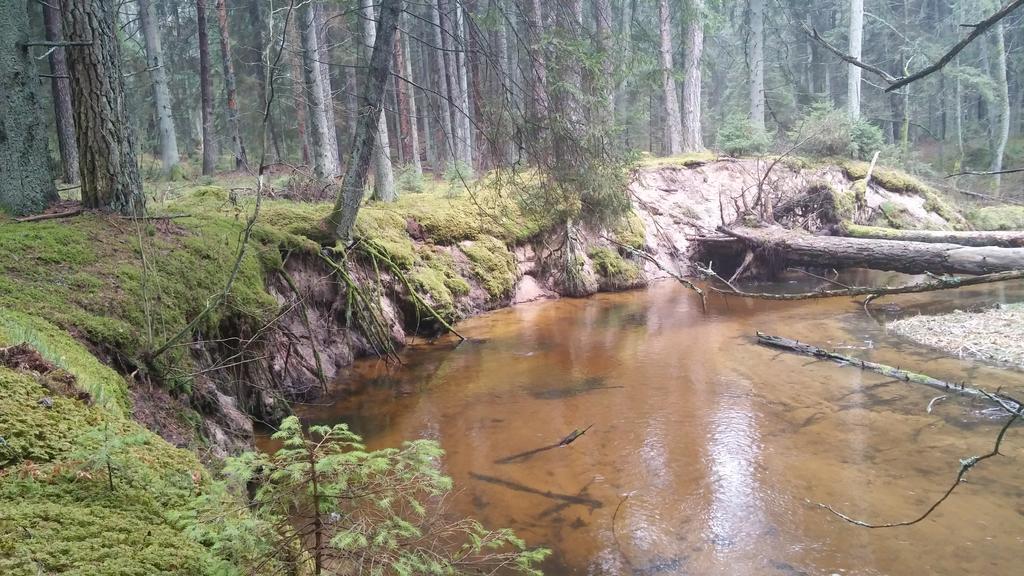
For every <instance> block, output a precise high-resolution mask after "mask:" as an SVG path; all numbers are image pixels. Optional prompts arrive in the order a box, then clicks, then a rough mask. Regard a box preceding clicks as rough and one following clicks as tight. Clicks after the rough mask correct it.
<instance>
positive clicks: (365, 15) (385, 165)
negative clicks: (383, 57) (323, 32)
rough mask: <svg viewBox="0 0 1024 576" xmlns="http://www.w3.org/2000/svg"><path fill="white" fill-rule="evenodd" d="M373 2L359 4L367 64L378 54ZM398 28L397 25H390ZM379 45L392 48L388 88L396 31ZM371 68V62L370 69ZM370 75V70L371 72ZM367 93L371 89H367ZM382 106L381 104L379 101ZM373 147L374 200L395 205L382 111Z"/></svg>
mask: <svg viewBox="0 0 1024 576" xmlns="http://www.w3.org/2000/svg"><path fill="white" fill-rule="evenodd" d="M374 1H375V0H359V9H360V13H361V15H362V18H361V20H362V22H363V43H364V44H365V46H366V48H365V51H366V59H367V61H370V60H371V59H372V58H373V57H374V55H375V54H376V53H377V51H376V50H374V48H375V47H376V44H377V24H376V23H377V18H376V16H375V15H374V9H373V7H374ZM380 23H381V24H383V23H384V19H383V16H382V17H381V22H380ZM391 25H392V26H394V27H397V22H396V23H393V24H391ZM381 41H382V42H389V43H390V44H392V45H391V46H388V47H386V48H385V50H386V52H387V53H388V62H387V64H386V65H385V68H386V69H387V74H385V76H384V80H383V82H384V85H385V86H386V85H387V80H388V76H389V75H390V72H391V66H390V64H391V57H392V53H393V51H394V41H395V30H394V28H393V29H391V30H390V31H389V33H388V35H387V38H382V39H381ZM372 66H373V64H372V62H371V67H372ZM371 71H373V70H372V68H371ZM367 89H370V88H369V87H367ZM381 93H382V94H383V93H384V88H383V87H382V88H381ZM382 102H383V101H382ZM374 140H375V145H374V147H373V168H374V179H373V199H374V200H380V201H381V202H394V201H395V200H397V199H398V192H397V190H396V189H395V175H394V173H393V172H392V170H391V144H390V142H389V141H388V122H387V118H386V117H385V116H384V113H383V110H382V111H381V113H380V114H378V115H377V136H376V138H374Z"/></svg>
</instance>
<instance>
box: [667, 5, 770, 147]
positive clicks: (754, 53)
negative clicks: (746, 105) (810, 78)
mask: <svg viewBox="0 0 1024 576" xmlns="http://www.w3.org/2000/svg"><path fill="white" fill-rule="evenodd" d="M662 1H664V0H662ZM749 5H750V42H749V43H748V45H747V48H748V53H747V64H748V65H749V66H750V123H751V125H752V126H753V127H754V128H755V129H756V130H760V131H761V132H764V131H765V125H764V0H749Z"/></svg>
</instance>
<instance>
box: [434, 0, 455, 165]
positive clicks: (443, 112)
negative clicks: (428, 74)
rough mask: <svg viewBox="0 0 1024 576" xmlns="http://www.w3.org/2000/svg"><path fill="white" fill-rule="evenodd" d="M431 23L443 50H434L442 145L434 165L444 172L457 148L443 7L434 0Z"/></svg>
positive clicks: (436, 98)
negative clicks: (443, 23) (454, 140)
mask: <svg viewBox="0 0 1024 576" xmlns="http://www.w3.org/2000/svg"><path fill="white" fill-rule="evenodd" d="M430 23H431V29H433V31H434V45H435V46H441V47H442V50H440V51H438V50H435V51H434V53H435V57H436V58H437V94H436V95H435V96H434V100H435V101H436V102H437V110H436V114H437V117H438V118H440V120H441V145H440V146H438V148H437V151H436V152H435V156H436V158H437V164H436V165H435V166H434V173H435V174H444V171H445V169H446V168H447V164H448V160H449V158H454V157H455V149H454V147H453V143H452V139H453V136H454V135H453V134H452V115H451V101H450V100H449V90H448V62H447V60H448V56H447V51H445V50H444V49H443V48H444V46H446V44H447V41H445V38H446V37H447V34H445V31H444V28H443V27H442V20H441V9H440V7H439V6H438V4H437V2H434V1H433V0H432V1H431V6H430Z"/></svg>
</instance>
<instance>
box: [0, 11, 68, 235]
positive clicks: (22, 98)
mask: <svg viewBox="0 0 1024 576" xmlns="http://www.w3.org/2000/svg"><path fill="white" fill-rule="evenodd" d="M28 31H29V22H28V12H27V11H26V10H25V3H24V2H12V1H6V2H0V93H2V94H3V97H2V98H0V211H3V212H6V213H7V214H9V215H11V216H22V215H25V214H31V213H33V212H40V211H42V210H44V209H45V208H46V207H47V205H49V203H50V202H52V201H54V200H56V199H57V189H56V188H55V187H54V185H53V176H52V175H51V174H50V162H49V160H50V153H49V150H48V148H47V138H46V134H47V130H46V126H45V124H44V123H43V109H42V103H41V100H40V97H39V93H38V92H37V86H38V84H39V79H38V78H37V77H36V71H35V64H34V63H33V62H32V56H31V54H30V51H29V49H28V47H26V46H24V43H25V42H27V41H28Z"/></svg>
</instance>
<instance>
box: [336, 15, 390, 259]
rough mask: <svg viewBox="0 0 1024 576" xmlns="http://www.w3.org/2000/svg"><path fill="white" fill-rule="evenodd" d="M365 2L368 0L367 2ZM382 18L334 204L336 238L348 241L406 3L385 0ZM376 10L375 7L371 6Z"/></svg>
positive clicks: (354, 220)
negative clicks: (343, 172)
mask: <svg viewBox="0 0 1024 576" xmlns="http://www.w3.org/2000/svg"><path fill="white" fill-rule="evenodd" d="M363 1H365V0H363ZM380 5H381V7H380V17H379V18H378V19H377V27H376V30H375V34H374V36H375V40H377V41H378V42H376V43H375V45H374V47H373V51H372V53H371V55H370V58H369V67H368V68H367V73H366V81H365V82H363V90H362V91H361V92H360V115H359V125H358V126H357V127H356V137H355V139H354V140H353V143H352V149H351V150H350V151H349V157H348V158H349V159H348V162H346V168H345V176H344V178H343V179H342V183H341V191H340V192H339V194H338V199H337V200H336V201H335V203H334V210H333V211H332V212H331V216H330V218H329V222H330V225H331V230H332V231H333V232H334V235H335V237H336V238H338V239H341V240H347V239H348V238H350V237H351V235H352V228H353V226H354V225H355V223H356V216H357V215H358V214H359V205H360V204H361V203H362V201H363V190H364V189H365V187H366V179H367V175H368V174H369V171H370V163H371V161H372V158H373V150H374V148H375V147H376V142H375V141H376V139H377V135H378V134H380V122H379V120H380V118H381V115H382V113H383V103H384V92H385V88H386V86H387V82H388V76H389V75H390V74H391V59H392V51H393V49H394V45H395V43H394V40H395V30H396V29H397V27H398V18H399V15H400V14H401V10H402V0H381V2H380ZM370 6H371V9H372V4H371V5H370Z"/></svg>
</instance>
